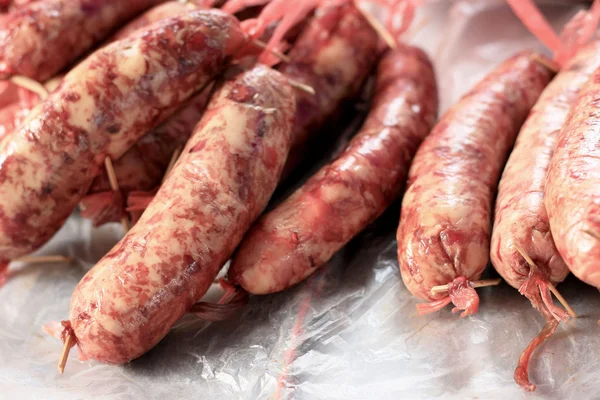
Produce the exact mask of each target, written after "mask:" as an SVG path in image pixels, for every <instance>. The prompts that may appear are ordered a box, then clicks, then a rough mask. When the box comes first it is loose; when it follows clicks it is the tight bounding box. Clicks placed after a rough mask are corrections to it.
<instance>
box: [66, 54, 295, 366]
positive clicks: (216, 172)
mask: <svg viewBox="0 0 600 400" xmlns="http://www.w3.org/2000/svg"><path fill="white" fill-rule="evenodd" d="M294 114H295V104H294V100H293V92H292V88H291V87H290V86H289V84H288V83H287V80H286V79H285V77H284V76H283V75H281V74H280V73H278V72H276V71H274V70H272V69H270V68H268V67H265V66H257V67H255V68H253V69H251V70H249V71H247V72H244V73H241V74H240V75H238V76H236V77H234V78H232V79H231V80H228V81H226V82H225V84H224V85H223V86H222V87H221V88H220V89H219V90H218V91H217V92H216V93H215V95H214V97H213V98H212V99H211V102H210V103H209V106H208V108H207V111H206V113H205V115H204V117H203V118H202V121H201V122H200V124H199V125H198V127H197V128H196V130H195V132H194V134H193V135H192V137H191V139H190V141H189V142H188V144H187V146H186V148H185V149H184V151H183V154H182V156H181V158H180V159H179V161H178V163H177V165H176V166H175V168H174V169H173V172H172V173H171V174H170V175H169V177H168V179H167V180H166V182H165V183H164V184H163V185H162V187H161V189H160V190H159V192H158V193H157V195H156V197H155V198H154V200H153V201H152V203H151V204H150V206H149V207H148V209H147V210H146V212H145V213H144V214H143V216H142V218H141V219H140V221H139V222H138V223H137V224H136V225H135V226H134V227H133V229H132V230H130V231H129V233H128V234H127V235H126V236H125V237H124V238H123V240H121V242H119V243H118V244H117V245H116V246H115V247H114V248H113V249H112V250H111V251H110V252H109V253H108V254H107V255H106V256H105V257H104V258H103V259H102V260H100V262H99V263H98V264H97V265H96V266H95V267H94V268H93V269H92V270H90V271H89V272H88V274H87V275H86V276H85V277H84V278H83V280H82V281H81V282H80V284H79V285H78V286H77V288H76V289H75V292H74V294H73V298H72V300H71V313H70V323H71V325H72V328H73V330H74V333H75V335H76V337H77V340H78V343H79V347H80V350H81V351H82V352H83V354H84V355H85V356H86V357H88V358H92V359H95V360H99V361H102V362H105V363H110V364H120V363H124V362H127V361H129V360H131V359H133V358H136V357H138V356H140V355H142V354H143V353H145V352H146V351H148V350H149V349H151V348H152V347H153V346H154V345H156V343H158V342H159V341H160V340H161V339H162V338H163V337H164V336H165V335H166V334H167V332H168V331H169V330H170V329H171V326H172V325H173V324H174V323H175V322H176V321H177V320H178V319H179V318H180V317H181V316H183V314H184V313H185V312H186V311H189V310H190V308H191V307H192V306H193V305H194V303H196V302H197V301H198V300H199V299H200V298H201V297H202V296H203V295H204V294H205V292H206V291H207V290H208V288H209V287H210V285H211V284H212V282H213V281H214V279H215V277H216V275H217V273H218V271H219V269H220V268H221V267H222V266H223V264H224V263H225V262H226V261H227V259H228V258H229V257H230V256H231V253H232V252H233V250H234V249H235V248H236V247H237V245H238V243H239V242H240V240H241V239H242V237H243V235H244V234H245V232H246V231H247V230H248V228H249V227H250V225H251V224H252V222H253V221H254V219H255V218H257V217H258V215H259V214H260V213H261V212H262V211H263V209H264V208H265V206H266V205H267V202H268V201H269V198H270V197H271V195H272V193H273V191H274V190H275V187H276V185H277V182H278V180H279V176H280V174H281V171H282V169H283V164H284V162H285V157H286V154H287V153H288V151H289V148H290V144H291V139H292V130H293V119H294Z"/></svg>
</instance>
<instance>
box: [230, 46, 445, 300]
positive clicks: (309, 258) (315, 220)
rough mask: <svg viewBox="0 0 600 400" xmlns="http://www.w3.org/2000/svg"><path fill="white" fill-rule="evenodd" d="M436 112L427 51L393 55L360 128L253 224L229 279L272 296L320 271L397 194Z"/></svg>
mask: <svg viewBox="0 0 600 400" xmlns="http://www.w3.org/2000/svg"><path fill="white" fill-rule="evenodd" d="M436 114H437V90H436V85H435V76H434V73H433V67H432V66H431V63H430V62H429V59H428V58H427V56H426V55H425V54H424V53H423V52H422V51H421V50H419V49H416V48H414V47H408V46H401V47H400V48H399V49H397V50H396V51H393V52H390V53H388V54H387V55H386V56H385V57H384V58H383V59H382V61H381V63H380V65H379V68H378V71H377V83H376V88H375V97H374V99H373V106H372V109H371V112H370V113H369V115H368V117H367V120H366V122H365V124H364V125H363V127H362V129H361V131H360V132H359V133H358V134H357V136H356V137H355V138H354V139H353V140H352V142H351V143H350V145H349V146H348V147H347V148H346V150H345V151H344V153H343V154H342V155H341V156H340V157H339V158H338V159H337V160H335V161H334V162H332V163H331V164H329V165H327V166H325V167H323V168H322V169H321V170H320V171H319V172H318V173H317V174H315V175H314V176H313V177H312V178H310V179H309V180H308V181H307V182H306V183H305V184H304V185H303V186H302V187H301V188H300V189H298V190H297V191H296V192H295V193H294V194H293V195H292V196H291V197H290V198H288V199H287V200H286V201H285V202H284V203H282V204H281V205H279V206H278V207H277V208H276V209H275V210H273V211H272V212H270V213H269V214H267V215H266V216H263V217H262V218H261V219H260V220H259V221H258V222H257V223H256V224H255V225H254V227H253V228H252V230H251V231H250V233H249V234H248V235H247V236H246V237H245V239H244V241H243V242H242V244H241V245H240V248H239V250H238V251H237V252H236V255H235V257H234V259H233V261H232V264H231V268H230V269H229V278H230V280H231V281H233V282H235V283H237V284H239V285H241V286H242V287H243V288H244V289H245V290H246V291H247V292H249V293H253V294H267V293H273V292H278V291H281V290H284V289H286V288H288V287H290V286H292V285H294V284H296V283H298V282H300V281H302V280H304V279H305V278H307V277H308V276H309V275H311V274H312V273H314V272H315V271H316V270H317V268H318V267H320V266H322V265H323V264H324V263H325V262H327V261H328V260H329V259H330V258H331V256H333V254H334V253H335V252H337V251H338V250H339V249H340V248H341V247H342V246H343V245H344V244H346V243H347V242H348V241H350V239H352V238H353V237H354V236H356V235H357V234H358V233H359V232H360V231H362V230H363V229H364V228H365V227H366V226H367V225H368V224H369V223H371V222H373V221H374V220H375V219H376V218H377V217H378V216H379V215H381V213H383V211H384V210H385V209H386V208H387V207H388V206H389V205H390V203H391V202H392V201H393V200H394V198H396V197H397V196H398V194H399V193H400V191H401V188H402V185H403V184H404V181H405V179H406V174H407V172H408V167H409V165H410V161H411V159H412V157H413V156H414V154H415V152H416V151H417V148H418V146H419V144H420V143H421V141H422V140H423V138H424V137H425V136H426V135H427V134H428V133H429V131H430V130H431V127H432V126H433V123H434V121H435V118H436Z"/></svg>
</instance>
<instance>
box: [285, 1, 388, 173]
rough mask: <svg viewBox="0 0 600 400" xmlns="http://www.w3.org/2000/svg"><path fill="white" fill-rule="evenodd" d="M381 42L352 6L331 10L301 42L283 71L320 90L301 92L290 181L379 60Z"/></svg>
mask: <svg viewBox="0 0 600 400" xmlns="http://www.w3.org/2000/svg"><path fill="white" fill-rule="evenodd" d="M378 43H379V37H378V36H377V33H376V32H375V31H374V30H373V28H372V27H371V26H370V25H369V24H368V23H367V21H366V20H365V18H364V17H363V16H362V15H361V14H360V12H359V11H358V10H357V9H356V7H355V6H354V5H353V4H351V3H346V4H342V5H335V6H326V7H323V8H319V9H317V11H316V15H315V18H314V19H313V20H312V21H311V22H309V23H308V26H307V27H306V28H305V30H304V31H303V32H302V34H301V35H300V37H299V38H298V39H297V41H296V43H295V45H294V47H293V48H292V50H291V51H290V54H289V57H290V59H291V62H289V63H286V64H282V66H281V67H279V71H281V72H282V73H283V74H284V75H286V76H287V77H289V78H290V79H293V80H295V81H297V82H301V83H303V84H306V85H308V86H311V87H313V88H315V89H316V94H315V95H312V94H309V93H304V92H300V91H296V103H297V105H298V107H297V108H298V114H297V115H296V128H295V133H294V143H293V145H292V150H291V151H290V155H289V157H288V161H287V164H286V167H285V169H284V173H283V176H284V178H285V177H286V176H287V175H289V173H290V172H291V171H292V170H293V169H294V168H295V167H296V166H297V164H298V163H299V162H300V161H301V159H302V155H303V153H304V152H305V151H306V146H307V144H308V142H309V141H310V139H311V138H314V137H315V136H316V134H317V133H318V131H319V128H321V127H322V126H323V124H324V123H325V122H326V121H327V120H328V119H330V118H332V116H334V115H335V114H336V111H337V110H338V109H339V108H340V105H341V104H342V102H343V101H344V100H347V99H349V98H352V97H354V96H356V95H357V94H358V92H359V90H360V88H361V87H362V84H363V82H364V81H365V79H366V78H367V76H368V75H369V74H370V73H371V70H372V68H373V67H374V66H375V63H376V61H377V59H378V56H379V51H378Z"/></svg>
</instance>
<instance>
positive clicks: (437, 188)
mask: <svg viewBox="0 0 600 400" xmlns="http://www.w3.org/2000/svg"><path fill="white" fill-rule="evenodd" d="M535 57H536V55H535V54H534V53H533V52H522V53H519V54H517V55H515V56H514V57H512V58H510V59H509V60H507V61H505V62H504V63H502V64H501V65H500V66H498V67H497V68H496V69H495V70H494V71H492V72H491V73H490V74H489V75H488V76H487V77H486V78H485V79H483V80H482V81H480V82H479V83H478V84H477V85H476V86H475V87H474V88H473V89H472V90H471V91H470V92H468V93H467V94H466V95H465V96H463V98H462V99H461V100H460V101H459V102H458V103H456V104H455V105H454V106H453V107H451V108H450V110H448V112H447V113H446V114H445V115H444V116H443V118H442V119H441V120H440V121H439V122H438V124H437V125H436V126H435V128H434V129H433V131H432V133H431V134H430V135H429V136H428V137H427V139H425V141H424V142H423V144H422V145H421V147H420V148H419V150H418V152H417V155H416V156H415V159H414V161H413V164H412V166H411V169H410V173H409V182H408V189H407V191H406V194H405V195H404V199H403V202H402V209H401V214H400V225H399V228H398V234H397V240H398V261H399V264H400V272H401V274H402V279H403V281H404V283H405V285H406V287H407V288H408V290H410V292H411V293H412V294H413V295H415V296H416V297H418V298H420V299H424V300H429V301H436V300H439V301H441V303H439V304H437V305H435V307H434V308H432V311H434V310H435V309H437V308H438V307H439V306H442V307H443V305H445V304H448V302H450V300H453V301H455V305H457V307H458V306H459V305H458V303H462V304H461V306H460V307H459V308H465V309H466V311H465V313H463V315H468V314H469V313H473V312H476V311H477V307H478V304H479V300H478V298H477V295H476V293H475V292H474V291H473V290H472V289H470V288H469V286H468V282H466V281H465V280H464V279H465V278H466V279H467V280H476V279H478V278H479V277H480V276H481V274H482V272H483V270H484V269H485V267H486V265H487V263H488V261H489V243H490V234H491V217H492V205H493V199H494V194H495V191H496V187H497V184H498V180H499V178H500V174H501V172H502V169H503V167H504V164H505V162H506V159H507V157H508V154H509V152H510V149H511V147H512V145H513V143H514V141H515V138H516V136H517V134H518V132H519V128H520V127H521V125H522V124H523V122H524V121H525V118H526V117H527V114H528V113H529V110H530V109H531V107H532V106H533V105H534V104H535V102H536V100H537V98H538V97H539V95H540V93H541V91H542V90H543V89H544V87H545V86H546V84H548V82H549V81H550V79H551V78H552V73H551V72H550V71H549V70H548V69H547V68H546V67H544V66H543V65H542V64H541V63H539V62H538V61H536V60H535ZM537 57H541V56H537ZM459 278H460V279H459ZM457 279H458V280H457ZM455 280H457V281H456V282H455V286H456V288H455V289H453V290H451V291H450V293H448V292H446V293H439V294H432V293H431V288H432V287H433V286H437V285H445V284H449V283H453V281H455ZM454 290H456V291H457V292H456V296H457V297H456V299H453V298H452V297H453V296H455V293H453V291H454ZM459 291H460V292H462V293H463V295H461V296H458V292H459ZM449 294H450V298H448V295H449ZM458 297H461V298H462V300H464V301H461V300H460V299H459V298H458ZM467 297H469V298H468V299H467ZM444 302H445V304H444Z"/></svg>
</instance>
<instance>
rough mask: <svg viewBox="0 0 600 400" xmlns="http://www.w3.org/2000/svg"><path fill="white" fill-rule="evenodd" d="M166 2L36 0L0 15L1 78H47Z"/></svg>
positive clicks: (156, 0) (150, 0) (145, 0)
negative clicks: (20, 76) (16, 76)
mask: <svg viewBox="0 0 600 400" xmlns="http://www.w3.org/2000/svg"><path fill="white" fill-rule="evenodd" d="M162 1H164V0H127V1H123V0H38V1H35V2H32V3H30V4H26V5H24V6H21V7H18V8H15V9H14V11H12V12H10V13H9V14H5V15H2V16H1V17H0V49H2V52H1V53H0V79H6V78H8V77H9V76H11V75H25V76H28V77H30V78H33V79H36V80H39V81H45V80H46V79H49V78H51V77H53V76H54V75H56V74H57V73H58V72H60V70H62V69H63V68H65V67H67V66H68V65H69V64H71V63H72V62H74V61H75V60H76V59H77V58H78V57H80V56H81V55H83V54H84V53H85V51H86V50H88V49H90V48H91V47H92V46H93V45H94V44H95V43H97V42H99V41H100V40H102V39H103V38H104V37H106V36H107V35H108V34H109V33H110V32H111V31H112V30H114V29H115V28H116V27H117V26H119V25H120V24H122V23H123V22H125V21H127V20H128V19H130V18H132V17H134V16H135V15H136V14H139V13H140V12H142V11H144V10H145V9H147V8H149V7H152V6H153V5H156V4H158V3H161V2H162Z"/></svg>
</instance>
